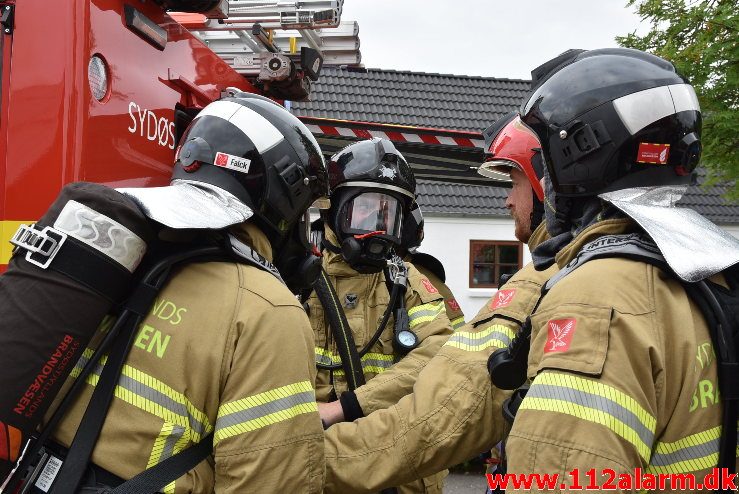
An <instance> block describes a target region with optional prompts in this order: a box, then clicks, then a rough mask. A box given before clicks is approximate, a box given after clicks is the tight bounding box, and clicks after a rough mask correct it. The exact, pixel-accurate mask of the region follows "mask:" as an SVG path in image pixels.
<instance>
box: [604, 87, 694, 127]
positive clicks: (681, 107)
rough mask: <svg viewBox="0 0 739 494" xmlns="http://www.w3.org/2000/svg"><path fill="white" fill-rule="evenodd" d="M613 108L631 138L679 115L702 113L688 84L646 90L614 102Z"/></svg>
mask: <svg viewBox="0 0 739 494" xmlns="http://www.w3.org/2000/svg"><path fill="white" fill-rule="evenodd" d="M613 107H614V108H615V109H616V113H618V116H619V117H620V118H621V121H622V122H623V124H624V126H626V128H627V129H628V131H629V132H630V133H631V135H634V134H636V133H637V132H639V131H640V130H641V129H643V128H644V127H646V126H648V125H649V124H651V123H653V122H656V121H657V120H659V119H661V118H664V117H667V116H669V115H673V114H675V113H677V112H681V111H687V110H696V111H700V106H699V105H698V98H697V97H696V96H695V91H694V90H693V88H692V87H691V86H690V85H688V84H673V85H671V86H659V87H653V88H651V89H645V90H644V91H639V92H636V93H631V94H627V95H626V96H622V97H620V98H618V99H615V100H613Z"/></svg>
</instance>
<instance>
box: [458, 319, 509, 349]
mask: <svg viewBox="0 0 739 494" xmlns="http://www.w3.org/2000/svg"><path fill="white" fill-rule="evenodd" d="M515 335H516V332H515V331H513V330H512V329H511V328H509V327H508V326H504V325H503V324H493V325H492V326H488V327H487V328H485V329H481V330H479V331H478V330H475V331H457V332H456V333H454V334H453V335H452V336H451V337H450V338H449V339H448V340H447V341H446V343H444V346H451V347H454V348H459V349H460V350H465V351H468V352H479V351H481V350H485V349H487V348H490V347H495V348H506V347H508V345H509V344H510V343H511V340H512V339H513V337H514V336H515Z"/></svg>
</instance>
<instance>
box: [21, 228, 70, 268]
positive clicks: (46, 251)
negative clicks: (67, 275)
mask: <svg viewBox="0 0 739 494" xmlns="http://www.w3.org/2000/svg"><path fill="white" fill-rule="evenodd" d="M34 226H35V225H30V226H29V225H21V226H20V227H18V230H17V231H16V232H15V234H14V235H13V238H11V239H10V243H11V244H13V245H15V247H16V249H24V250H26V251H28V252H27V253H26V261H28V262H30V263H31V264H33V265H35V266H38V267H40V268H41V269H46V268H48V267H49V264H51V261H53V260H54V257H56V255H57V253H58V252H59V248H60V247H61V246H62V244H64V241H65V240H66V239H67V234H66V233H62V232H60V231H58V230H55V229H53V228H52V227H50V226H46V227H44V229H43V230H37V229H36V228H34ZM16 249H14V252H15V250H16ZM39 257H40V258H41V259H39Z"/></svg>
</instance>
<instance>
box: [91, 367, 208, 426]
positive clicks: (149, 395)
mask: <svg viewBox="0 0 739 494" xmlns="http://www.w3.org/2000/svg"><path fill="white" fill-rule="evenodd" d="M97 371H98V369H97V368H96V369H95V373H96V374H98V375H99V373H98V372H97ZM118 386H120V387H121V388H123V389H125V390H126V391H130V392H131V393H133V394H135V395H137V396H140V397H141V398H144V399H146V400H149V401H151V402H153V403H156V404H157V405H159V406H161V407H162V408H166V409H167V410H169V411H170V412H172V413H174V414H176V415H179V416H181V417H187V419H188V422H189V423H190V427H191V428H192V429H193V431H195V433H196V434H198V435H199V436H202V435H203V433H204V432H205V425H204V424H203V423H201V422H200V421H198V420H197V419H196V418H195V417H193V416H192V415H190V413H189V411H188V410H187V407H186V406H185V405H183V404H182V403H177V402H176V401H174V400H173V399H172V398H170V397H169V396H167V395H165V394H163V393H161V392H159V391H157V390H156V389H154V388H151V387H149V386H147V385H146V384H144V383H141V382H139V381H136V380H134V379H132V378H130V377H128V376H123V375H122V376H121V377H120V379H119V380H118Z"/></svg>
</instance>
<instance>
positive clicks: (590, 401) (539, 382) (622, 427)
mask: <svg viewBox="0 0 739 494" xmlns="http://www.w3.org/2000/svg"><path fill="white" fill-rule="evenodd" d="M520 409H521V410H539V411H544V412H556V413H563V414H567V415H571V416H573V417H577V418H578V419H581V420H586V421H588V422H593V423H596V424H600V425H603V426H605V427H607V428H608V429H610V430H611V431H613V432H614V433H615V434H617V435H618V436H620V437H621V438H623V439H625V440H626V441H628V442H629V443H631V444H632V445H633V446H634V447H635V448H636V450H637V451H638V452H639V454H640V455H641V457H642V458H644V460H645V461H646V462H648V461H649V458H650V456H651V452H652V443H653V442H654V431H655V428H656V424H657V421H656V420H655V418H654V417H653V416H652V415H651V414H650V413H649V412H647V411H646V410H645V409H644V408H643V407H642V406H641V405H639V403H637V402H636V400H634V399H633V398H631V397H630V396H628V395H626V394H625V393H622V392H621V391H619V390H617V389H616V388H614V387H612V386H608V385H606V384H603V383H601V382H598V381H595V380H592V379H585V378H582V377H579V376H575V375H573V374H564V373H559V372H549V371H546V372H542V373H541V374H539V375H538V376H536V378H535V379H534V382H533V384H532V385H531V388H530V389H529V392H528V393H527V394H526V398H524V400H523V402H522V403H521V407H520Z"/></svg>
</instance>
